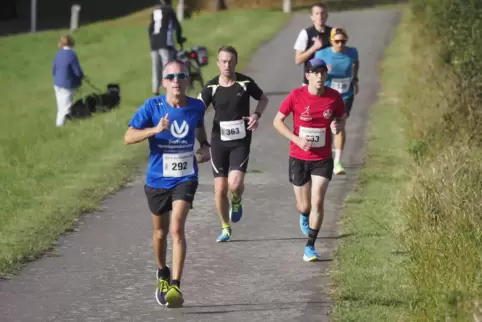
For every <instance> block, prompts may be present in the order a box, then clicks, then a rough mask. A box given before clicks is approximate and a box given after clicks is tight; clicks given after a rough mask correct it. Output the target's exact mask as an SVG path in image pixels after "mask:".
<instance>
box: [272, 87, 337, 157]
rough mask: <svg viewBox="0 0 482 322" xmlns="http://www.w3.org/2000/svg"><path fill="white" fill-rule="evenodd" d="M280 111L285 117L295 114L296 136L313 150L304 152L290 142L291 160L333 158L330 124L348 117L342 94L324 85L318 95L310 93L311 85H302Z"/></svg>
mask: <svg viewBox="0 0 482 322" xmlns="http://www.w3.org/2000/svg"><path fill="white" fill-rule="evenodd" d="M279 112H280V113H282V114H283V115H285V116H288V115H290V113H293V125H294V129H293V133H294V134H295V135H296V136H303V137H305V138H306V139H307V140H308V141H311V143H312V147H311V149H310V150H308V151H304V150H302V149H301V148H300V147H299V146H297V145H296V144H295V143H294V142H293V141H291V143H290V156H291V157H293V158H296V159H300V160H306V161H316V160H326V159H330V158H331V157H332V155H331V154H332V152H331V142H332V134H331V130H330V124H331V121H332V120H333V119H334V118H335V117H342V116H343V115H344V114H345V103H344V102H343V98H342V97H341V95H340V93H338V92H337V91H335V90H334V89H331V88H329V87H326V86H325V91H324V93H323V95H322V96H316V95H312V94H310V93H309V92H308V86H301V87H298V88H295V89H294V90H293V91H292V92H291V93H289V94H288V96H287V97H286V98H285V99H284V101H283V102H282V103H281V106H280V108H279Z"/></svg>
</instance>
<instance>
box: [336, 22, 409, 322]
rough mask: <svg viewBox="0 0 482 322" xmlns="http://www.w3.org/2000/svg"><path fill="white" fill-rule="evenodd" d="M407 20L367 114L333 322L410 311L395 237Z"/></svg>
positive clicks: (401, 184) (397, 316)
mask: <svg viewBox="0 0 482 322" xmlns="http://www.w3.org/2000/svg"><path fill="white" fill-rule="evenodd" d="M406 16H407V15H406V14H404V15H403V18H402V21H401V23H400V25H399V27H398V29H397V31H396V33H395V36H394V38H393V40H392V43H391V44H390V45H389V47H388V48H387V50H386V52H385V58H384V60H383V62H382V65H381V84H382V88H381V92H380V95H379V98H380V99H379V102H378V103H377V104H376V105H375V106H373V107H372V108H371V112H370V113H371V117H370V123H369V143H368V151H367V157H366V160H365V166H364V168H363V169H362V170H361V171H360V173H359V179H358V184H357V187H356V189H355V191H354V193H353V194H352V195H351V196H350V197H349V198H348V199H347V203H346V209H345V212H344V217H343V219H342V225H341V233H343V234H352V235H351V236H350V237H347V238H344V239H343V240H342V241H341V242H340V247H339V249H338V251H337V256H336V258H337V259H336V262H335V265H334V269H333V278H334V283H335V303H336V305H335V309H334V318H335V319H336V320H338V321H357V322H360V321H370V322H371V321H402V320H406V317H407V311H408V309H409V307H408V305H409V297H408V296H409V293H408V292H409V288H408V282H409V279H408V276H407V274H406V271H405V270H404V269H403V268H402V263H403V262H404V261H405V260H406V257H405V255H404V253H403V251H402V249H401V245H400V242H399V239H398V237H397V236H398V234H399V233H400V232H402V231H403V230H404V229H405V227H404V223H403V221H402V216H400V212H399V209H400V206H399V204H398V203H397V201H396V200H397V199H398V195H399V194H402V193H403V191H404V189H406V182H407V178H406V172H405V167H404V165H406V164H408V163H409V162H410V161H409V158H408V155H407V153H406V152H405V151H406V149H405V138H404V133H403V117H402V104H403V100H402V99H401V98H402V97H401V96H402V95H403V88H404V84H405V82H406V78H405V77H404V73H405V71H407V70H408V69H409V67H408V63H409V60H408V59H407V57H408V56H407V54H408V53H409V52H408V51H409V48H408V47H409V46H407V43H409V42H410V31H409V29H408V26H409V24H408V21H407V18H406Z"/></svg>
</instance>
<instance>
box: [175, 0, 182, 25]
mask: <svg viewBox="0 0 482 322" xmlns="http://www.w3.org/2000/svg"><path fill="white" fill-rule="evenodd" d="M176 9H177V20H179V22H181V21H183V20H184V0H178V1H177V8H176Z"/></svg>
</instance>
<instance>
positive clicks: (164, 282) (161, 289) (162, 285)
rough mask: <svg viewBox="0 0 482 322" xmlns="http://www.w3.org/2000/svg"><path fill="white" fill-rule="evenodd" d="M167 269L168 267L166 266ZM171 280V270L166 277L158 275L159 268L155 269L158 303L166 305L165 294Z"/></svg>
mask: <svg viewBox="0 0 482 322" xmlns="http://www.w3.org/2000/svg"><path fill="white" fill-rule="evenodd" d="M167 269H168V270H169V267H168V268H167ZM170 282H171V271H170V270H169V275H168V276H167V277H162V276H160V270H157V288H156V301H157V303H158V304H159V305H161V306H165V305H166V294H167V291H168V290H169V284H170Z"/></svg>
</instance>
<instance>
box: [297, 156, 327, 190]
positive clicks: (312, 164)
mask: <svg viewBox="0 0 482 322" xmlns="http://www.w3.org/2000/svg"><path fill="white" fill-rule="evenodd" d="M288 168H289V170H288V171H289V180H290V182H291V184H293V185H294V186H298V187H301V186H304V185H305V184H306V183H307V182H309V181H310V180H311V176H321V177H324V178H327V179H328V180H331V178H332V177H333V159H332V158H330V159H326V160H319V161H305V160H300V159H296V158H293V157H290V159H289V167H288Z"/></svg>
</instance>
